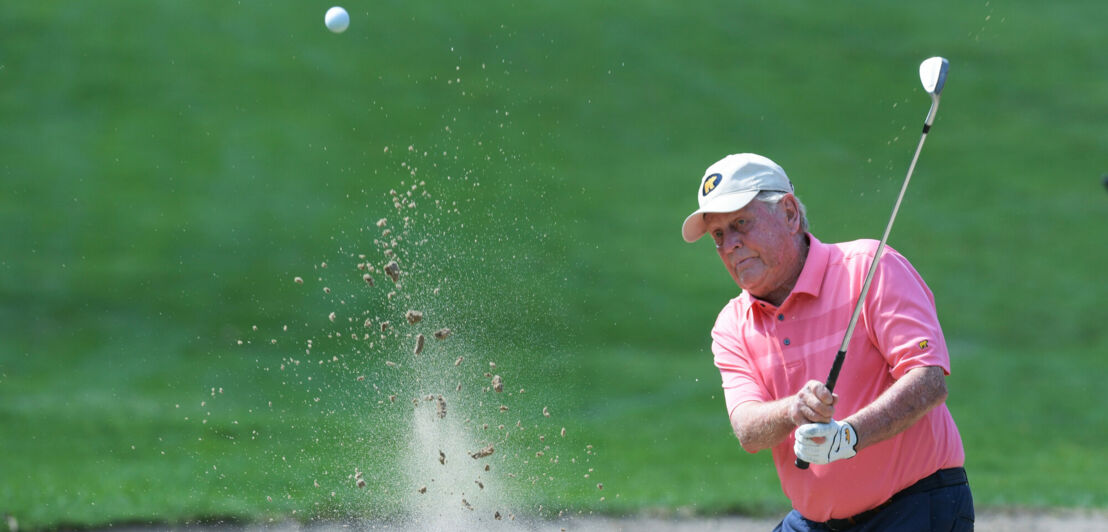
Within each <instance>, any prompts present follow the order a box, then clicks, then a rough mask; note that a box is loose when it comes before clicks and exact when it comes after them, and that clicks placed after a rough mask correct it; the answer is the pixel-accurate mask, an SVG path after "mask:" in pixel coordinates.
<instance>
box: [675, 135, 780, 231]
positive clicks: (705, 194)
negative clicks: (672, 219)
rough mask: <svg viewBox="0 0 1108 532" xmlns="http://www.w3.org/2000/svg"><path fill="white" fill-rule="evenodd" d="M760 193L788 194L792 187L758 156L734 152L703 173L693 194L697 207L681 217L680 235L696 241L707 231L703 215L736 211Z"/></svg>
mask: <svg viewBox="0 0 1108 532" xmlns="http://www.w3.org/2000/svg"><path fill="white" fill-rule="evenodd" d="M763 190H769V191H774V192H792V191H793V185H792V183H790V182H789V177H788V176H786V175H785V170H783V169H782V168H781V167H780V166H778V165H777V163H775V162H773V161H771V160H769V159H767V158H765V157H762V156H761V155H755V154H753V153H736V154H734V155H728V156H727V157H724V158H723V159H720V160H719V161H718V162H716V163H715V164H713V165H712V166H709V167H708V169H707V170H705V171H704V178H703V179H701V180H700V188H699V189H697V192H696V199H697V201H699V202H700V208H699V209H697V210H695V211H693V213H692V214H690V215H689V217H688V218H685V224H684V225H682V226H681V236H683V237H685V241H686V242H696V241H697V240H699V239H700V237H702V236H704V233H706V232H707V231H708V229H707V227H706V226H705V225H704V216H703V215H704V214H705V213H712V212H734V211H737V210H739V209H741V208H743V207H745V206H746V204H747V203H750V200H753V199H754V197H755V196H757V195H758V193H759V192H761V191H763Z"/></svg>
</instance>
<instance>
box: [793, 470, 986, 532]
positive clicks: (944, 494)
mask: <svg viewBox="0 0 1108 532" xmlns="http://www.w3.org/2000/svg"><path fill="white" fill-rule="evenodd" d="M905 491H908V490H905ZM973 518H974V514H973V495H972V494H971V493H970V488H969V484H968V483H965V482H963V483H961V484H956V485H952V486H941V487H936V488H933V489H928V490H923V491H915V492H911V493H905V494H903V495H899V494H898V496H894V497H893V498H892V499H891V500H890V501H889V503H888V504H887V506H885V507H883V508H882V509H881V510H880V511H878V512H876V513H872V514H870V515H868V516H867V517H866V519H865V520H864V521H862V522H859V523H857V524H854V525H850V524H846V523H842V522H838V523H834V524H831V525H828V524H827V523H820V522H816V521H809V520H807V519H805V518H804V517H803V516H801V515H800V513H799V512H797V511H796V510H793V511H791V512H789V514H788V515H786V516H785V519H783V520H782V521H781V523H780V524H778V525H777V528H775V529H774V532H801V531H809V530H816V531H821V532H822V531H825V530H827V531H836V530H849V531H850V532H879V531H886V530H894V531H897V532H901V531H903V532H930V531H933V530H943V531H966V530H973Z"/></svg>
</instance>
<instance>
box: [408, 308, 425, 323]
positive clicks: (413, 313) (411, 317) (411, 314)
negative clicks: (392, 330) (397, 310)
mask: <svg viewBox="0 0 1108 532" xmlns="http://www.w3.org/2000/svg"><path fill="white" fill-rule="evenodd" d="M404 317H405V318H407V320H408V325H415V324H417V323H419V322H421V321H423V313H422V312H420V311H418V310H409V311H408V312H405V313H404Z"/></svg>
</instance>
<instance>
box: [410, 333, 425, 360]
mask: <svg viewBox="0 0 1108 532" xmlns="http://www.w3.org/2000/svg"><path fill="white" fill-rule="evenodd" d="M423 340H424V339H423V335H422V334H421V335H419V336H416V344H415V349H414V350H413V351H412V352H413V354H416V355H418V354H420V353H422V352H423Z"/></svg>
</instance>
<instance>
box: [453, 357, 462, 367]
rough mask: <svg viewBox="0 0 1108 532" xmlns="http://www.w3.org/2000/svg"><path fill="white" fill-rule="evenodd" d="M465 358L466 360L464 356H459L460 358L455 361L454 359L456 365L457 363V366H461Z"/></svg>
mask: <svg viewBox="0 0 1108 532" xmlns="http://www.w3.org/2000/svg"><path fill="white" fill-rule="evenodd" d="M463 360H465V359H464V358H462V357H458V360H455V361H454V365H455V366H460V365H461V364H462V361H463Z"/></svg>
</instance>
